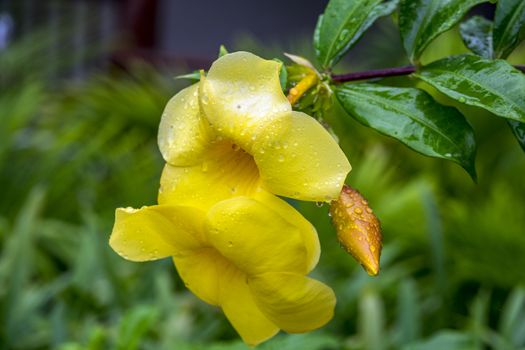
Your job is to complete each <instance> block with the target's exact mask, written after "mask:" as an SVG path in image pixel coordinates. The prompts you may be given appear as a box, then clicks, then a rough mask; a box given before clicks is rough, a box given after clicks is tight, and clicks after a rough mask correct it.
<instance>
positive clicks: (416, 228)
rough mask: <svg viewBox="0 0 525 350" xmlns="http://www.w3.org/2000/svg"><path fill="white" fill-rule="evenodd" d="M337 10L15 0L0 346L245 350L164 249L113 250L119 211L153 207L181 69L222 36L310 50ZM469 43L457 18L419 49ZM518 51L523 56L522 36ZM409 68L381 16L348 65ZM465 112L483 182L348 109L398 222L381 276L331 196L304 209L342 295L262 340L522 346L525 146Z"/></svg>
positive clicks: (366, 170)
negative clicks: (312, 325) (127, 255)
mask: <svg viewBox="0 0 525 350" xmlns="http://www.w3.org/2000/svg"><path fill="white" fill-rule="evenodd" d="M325 5H326V1H299V0H290V1H277V0H273V1H270V0H266V1H240V0H239V1H234V0H227V1H220V2H219V1H216V2H214V1H198V0H194V1H170V0H128V1H116V0H114V1H112V0H106V1H102V0H101V1H94V0H92V1H81V0H78V1H74V0H69V1H59V0H57V1H53V0H44V1H42V0H41V1H36V0H0V349H60V350H66V349H67V350H70V349H71V350H72V349H74V350H76V349H89V350H97V349H177V350H178V349H182V350H185V349H188V350H190V349H199V350H200V349H215V350H220V349H247V347H246V346H245V345H243V344H242V343H241V342H240V341H239V340H238V337H237V335H236V333H235V332H234V330H233V329H232V328H231V326H230V325H229V324H228V323H227V322H226V320H225V318H224V316H223V315H222V313H221V312H220V311H219V310H218V309H216V308H214V307H211V306H208V305H206V304H204V303H203V302H202V301H200V300H198V299H197V298H196V297H194V296H193V295H192V294H191V293H189V292H188V291H187V290H186V289H185V288H184V284H183V283H182V282H181V281H180V279H179V278H178V276H177V274H176V272H175V269H174V268H173V266H172V264H171V261H170V260H169V259H167V260H164V261H157V262H149V263H141V264H136V263H132V262H128V261H125V260H123V259H121V258H120V257H118V256H117V255H116V254H115V253H114V252H113V251H112V250H111V249H110V248H109V246H108V237H109V234H110V232H111V228H112V225H113V220H114V210H115V208H116V207H126V206H134V207H140V206H142V205H151V204H154V203H155V201H156V194H157V190H158V182H159V177H160V172H161V169H162V166H163V161H162V159H161V157H160V154H159V152H158V150H157V146H156V132H157V126H158V123H159V120H160V115H161V113H162V110H163V108H164V105H165V104H166V102H167V100H168V99H169V98H170V97H171V96H172V95H174V94H175V93H176V92H177V91H178V90H180V88H182V87H183V86H186V85H187V84H188V82H185V81H182V80H175V79H173V77H174V76H176V75H179V74H184V73H187V72H190V71H191V70H193V69H199V68H207V67H208V66H209V64H210V63H211V62H212V61H213V60H214V59H215V58H216V56H217V53H218V49H219V45H220V44H224V45H226V47H227V48H228V49H229V50H230V51H234V50H241V49H242V50H248V51H252V52H254V53H257V54H259V55H261V56H263V57H266V58H272V57H278V58H281V59H283V60H284V57H283V52H291V53H295V54H299V55H303V56H306V57H309V58H312V56H313V55H312V47H311V35H312V32H313V28H314V26H315V23H316V20H317V16H318V15H319V14H320V13H321V12H322V11H323V8H324V7H325ZM473 13H477V14H483V15H485V16H487V17H491V16H492V13H493V7H492V5H483V6H478V7H476V8H475V9H474V10H473V11H472V13H471V14H473ZM461 52H466V49H465V47H464V46H463V44H462V43H461V40H460V39H459V36H458V33H457V28H454V29H452V30H451V31H449V32H447V33H445V34H443V35H442V36H441V37H439V38H438V39H437V40H436V41H435V42H434V43H433V44H432V46H431V47H430V48H429V49H428V50H427V51H426V52H425V56H424V57H423V61H425V62H429V61H432V60H434V59H437V58H440V57H443V56H446V55H449V54H452V53H461ZM312 60H313V58H312ZM510 61H511V62H512V63H516V64H525V48H524V46H523V45H522V46H521V47H520V48H518V49H517V50H516V51H515V53H514V54H513V55H512V56H511V57H510ZM406 63H407V60H406V57H405V55H404V52H403V50H402V46H401V44H400V40H399V33H398V31H397V28H396V26H395V18H383V19H381V20H379V21H378V22H377V23H376V24H375V25H374V26H373V28H372V30H371V31H370V32H368V33H367V34H366V35H365V36H364V38H363V39H362V40H361V41H360V43H359V44H358V45H357V46H356V47H355V48H354V49H352V51H351V52H350V54H349V55H348V57H347V59H346V60H345V61H344V62H342V64H340V65H339V66H338V70H340V71H341V72H349V71H357V70H363V69H368V68H378V67H390V66H397V65H402V64H406ZM388 84H393V85H399V86H410V85H414V84H416V82H415V81H413V80H411V79H410V78H408V77H403V78H396V79H389V80H388ZM417 84H419V85H418V86H419V87H422V88H424V89H426V90H427V91H429V92H430V93H432V94H433V95H434V97H435V98H436V99H437V100H438V101H440V102H442V103H444V104H449V105H455V104H454V102H453V101H451V100H448V99H447V98H446V97H444V96H442V95H440V94H439V93H437V92H436V91H433V90H432V89H431V88H429V87H428V86H424V85H421V83H417ZM457 107H458V106H457ZM459 108H460V109H461V111H462V112H463V113H464V114H465V115H466V116H467V118H468V119H469V121H470V122H471V123H472V125H473V127H474V129H475V131H476V137H477V141H478V156H477V164H476V165H477V170H478V175H479V181H478V183H477V184H475V183H473V182H472V181H471V180H470V178H469V177H468V175H467V174H466V173H465V172H464V171H463V170H462V169H461V168H460V167H459V166H457V165H455V164H452V163H449V162H446V161H443V160H437V159H430V158H426V157H423V156H421V155H418V154H416V153H414V152H413V151H410V150H408V149H407V148H405V147H404V146H402V145H401V144H399V143H397V142H396V141H393V140H391V139H389V138H387V137H384V136H382V135H379V134H378V133H376V132H374V131H372V130H370V129H367V128H365V127H363V126H361V125H360V124H358V123H356V122H354V121H353V120H352V119H351V118H350V117H349V116H347V115H345V114H344V112H342V111H341V110H340V109H339V108H338V106H337V105H336V106H335V107H334V109H333V110H332V111H331V113H330V114H329V115H328V116H327V117H326V119H327V121H328V122H329V123H330V124H331V126H332V127H333V128H334V129H335V131H336V132H337V134H338V136H339V138H340V144H341V146H342V147H343V149H344V150H345V152H346V154H347V155H348V157H349V158H350V161H351V162H352V165H353V171H352V172H351V174H350V176H349V177H348V179H347V182H348V183H349V184H351V185H352V186H353V187H355V188H357V189H359V190H360V191H361V192H362V193H363V194H364V195H365V197H367V198H368V199H369V201H370V203H371V206H372V208H374V210H375V212H376V213H377V215H378V216H379V218H380V220H381V223H382V226H383V236H384V241H385V245H384V249H383V256H382V261H381V263H382V271H381V273H380V275H379V277H375V278H373V277H369V276H368V275H366V273H365V272H364V271H363V270H362V269H361V267H360V266H358V265H357V263H356V262H355V261H354V260H353V259H352V258H351V257H350V256H348V255H347V254H346V253H345V252H344V251H343V250H342V249H341V248H340V247H339V245H338V243H337V240H336V238H335V232H334V230H333V228H332V227H331V224H330V221H329V217H328V215H327V210H328V209H327V206H326V205H325V206H324V207H317V206H316V205H315V204H312V203H295V204H296V205H297V207H298V208H299V209H300V210H301V212H302V213H303V214H304V215H305V216H306V217H307V218H308V219H309V220H311V221H312V222H313V223H314V225H315V226H316V227H317V229H318V232H319V235H320V237H321V245H322V250H323V253H322V257H321V261H320V263H319V265H318V267H317V269H316V270H315V271H314V275H315V277H316V278H318V279H320V280H323V281H325V282H326V283H328V284H329V285H331V286H332V287H333V288H334V289H335V291H336V294H337V297H338V305H337V308H336V315H335V317H334V319H333V321H332V322H330V323H329V324H328V325H327V326H326V327H324V328H323V329H320V330H318V331H315V332H312V333H309V334H305V335H287V334H281V335H279V336H278V337H276V338H274V339H272V340H271V341H269V342H267V343H265V344H263V345H262V346H260V348H261V349H307V350H308V349H311V350H317V349H525V181H524V176H525V154H524V152H523V150H522V149H521V148H520V147H519V145H518V143H517V142H516V140H515V139H514V138H513V136H512V134H511V132H510V129H509V128H508V126H507V125H506V123H505V121H504V120H503V119H501V118H497V117H495V116H493V115H491V114H489V113H487V112H485V111H482V110H480V109H476V108H469V107H464V106H461V107H459Z"/></svg>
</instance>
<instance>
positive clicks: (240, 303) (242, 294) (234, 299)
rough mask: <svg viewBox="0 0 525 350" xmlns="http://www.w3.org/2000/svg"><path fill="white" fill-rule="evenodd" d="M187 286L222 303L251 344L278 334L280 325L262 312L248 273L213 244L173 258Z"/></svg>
mask: <svg viewBox="0 0 525 350" xmlns="http://www.w3.org/2000/svg"><path fill="white" fill-rule="evenodd" d="M173 261H174V262H175V266H176V268H177V271H178V272H179V275H180V276H181V278H182V280H183V281H184V283H185V285H186V287H187V288H188V289H189V290H191V291H192V292H193V293H194V294H195V295H196V296H198V297H199V298H201V299H202V300H204V301H205V302H207V303H209V304H212V305H220V306H221V307H222V309H223V311H224V313H225V315H226V317H227V318H228V320H229V321H230V323H231V324H232V326H233V327H234V328H235V330H236V331H237V332H238V333H239V335H240V336H241V337H242V339H243V340H244V341H245V342H246V343H247V344H249V345H257V344H259V343H261V342H263V341H264V340H266V339H268V338H270V337H272V336H273V335H275V334H276V333H277V332H278V331H279V328H277V326H275V325H274V324H273V323H272V322H271V321H269V320H268V319H267V318H266V316H264V315H263V314H262V312H261V311H260V310H259V308H258V307H257V305H256V304H255V302H254V301H253V297H252V295H251V291H250V289H249V288H248V285H247V283H246V275H245V274H244V273H243V272H242V271H240V270H239V269H237V268H236V267H235V266H234V265H232V264H231V263H230V262H229V261H228V260H226V259H225V258H224V257H223V256H222V255H220V254H219V253H218V252H217V251H216V250H215V249H213V248H203V249H201V250H199V251H194V252H192V253H191V254H188V255H186V256H176V257H174V258H173Z"/></svg>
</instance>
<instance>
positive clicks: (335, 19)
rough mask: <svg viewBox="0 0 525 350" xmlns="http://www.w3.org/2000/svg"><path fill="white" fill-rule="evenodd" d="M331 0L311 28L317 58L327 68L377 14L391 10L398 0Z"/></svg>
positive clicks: (339, 57) (359, 35)
mask: <svg viewBox="0 0 525 350" xmlns="http://www.w3.org/2000/svg"><path fill="white" fill-rule="evenodd" d="M381 1H382V0H331V1H330V2H329V3H328V5H327V6H326V10H325V12H324V14H322V15H321V16H319V20H318V21H317V26H316V28H315V32H314V47H315V51H316V54H317V59H318V60H319V63H320V64H321V66H322V67H323V68H330V67H332V66H333V65H334V64H336V63H337V62H338V61H339V60H340V59H341V57H342V56H343V55H344V54H345V53H346V52H347V51H348V50H349V49H350V48H351V47H352V46H353V45H354V44H355V43H356V42H357V41H358V40H359V39H360V38H361V36H362V35H363V33H364V32H365V31H366V30H367V29H368V28H369V27H370V26H371V25H372V24H373V23H374V22H375V20H376V19H377V18H379V17H382V16H386V15H389V14H391V13H392V12H393V11H394V10H395V9H396V7H397V4H398V2H399V0H390V1H387V2H384V3H381Z"/></svg>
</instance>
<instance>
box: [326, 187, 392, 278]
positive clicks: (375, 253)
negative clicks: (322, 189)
mask: <svg viewBox="0 0 525 350" xmlns="http://www.w3.org/2000/svg"><path fill="white" fill-rule="evenodd" d="M330 215H331V216H332V221H333V224H334V226H335V228H336V230H337V239H338V240H339V242H340V243H341V245H342V247H343V248H344V249H345V250H346V251H347V252H348V253H350V254H351V255H352V256H353V257H354V259H356V260H357V261H358V262H359V263H360V264H361V265H362V266H363V268H364V269H365V270H366V272H368V274H369V275H371V276H375V275H377V274H378V273H379V257H380V255H381V247H382V243H381V239H382V237H381V226H380V224H379V220H378V219H377V217H376V216H375V215H374V214H373V212H372V209H371V208H370V207H369V206H368V202H367V200H366V199H365V198H364V197H363V196H362V195H361V194H360V193H359V192H358V191H357V190H355V189H353V188H351V187H350V186H347V185H344V186H343V189H342V190H341V194H340V195H339V198H338V199H337V200H335V201H333V202H332V203H331V204H330Z"/></svg>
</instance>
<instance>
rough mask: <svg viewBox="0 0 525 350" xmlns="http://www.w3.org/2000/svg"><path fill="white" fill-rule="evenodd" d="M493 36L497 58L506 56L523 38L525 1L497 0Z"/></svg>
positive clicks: (524, 31) (524, 37) (524, 32)
mask: <svg viewBox="0 0 525 350" xmlns="http://www.w3.org/2000/svg"><path fill="white" fill-rule="evenodd" d="M493 36H494V53H495V55H496V57H498V58H506V57H507V56H508V55H510V54H511V52H512V51H513V50H514V49H515V48H516V46H518V44H519V43H520V42H521V41H522V40H523V39H525V1H523V0H499V2H498V6H497V7H496V15H495V17H494V31H493Z"/></svg>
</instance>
